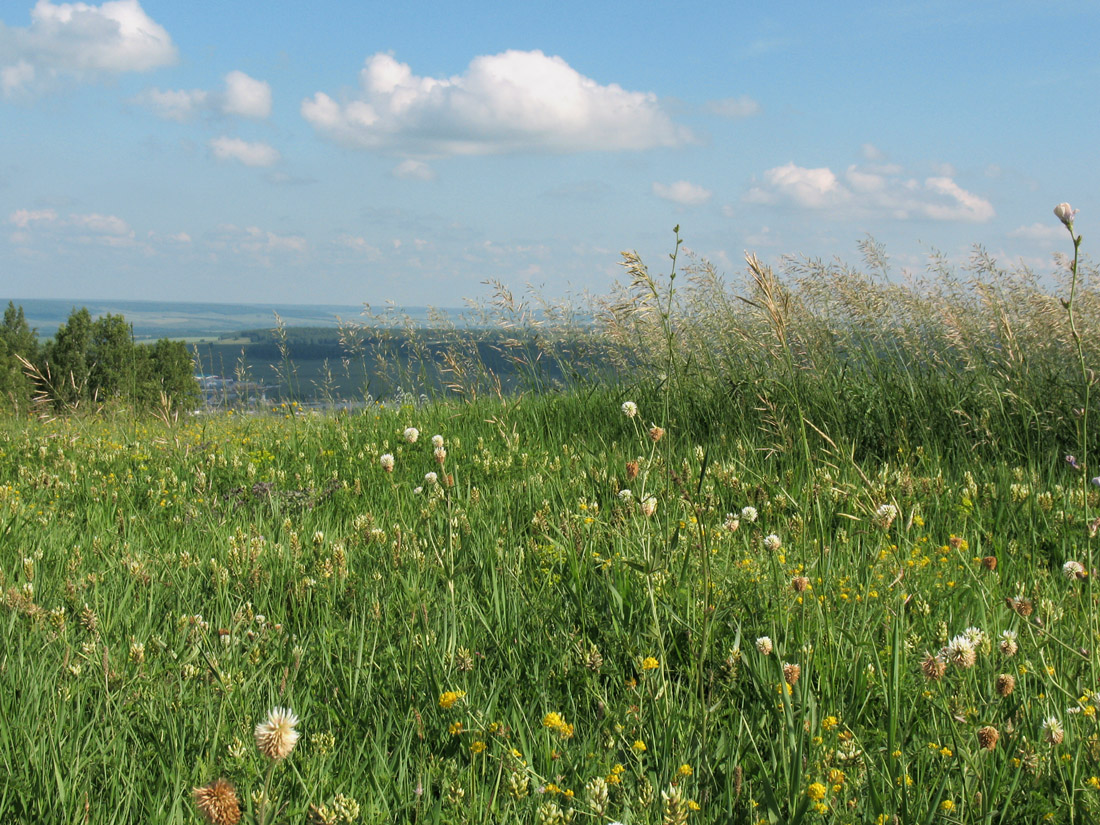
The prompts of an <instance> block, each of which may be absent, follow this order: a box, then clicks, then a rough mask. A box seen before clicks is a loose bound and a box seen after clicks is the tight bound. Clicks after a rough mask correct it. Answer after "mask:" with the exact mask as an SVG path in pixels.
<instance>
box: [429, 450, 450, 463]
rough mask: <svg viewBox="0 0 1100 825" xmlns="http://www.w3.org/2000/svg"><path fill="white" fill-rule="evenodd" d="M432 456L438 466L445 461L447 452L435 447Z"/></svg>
mask: <svg viewBox="0 0 1100 825" xmlns="http://www.w3.org/2000/svg"><path fill="white" fill-rule="evenodd" d="M432 454H433V455H435V460H436V461H438V462H439V463H440V464H442V463H443V462H444V461H446V460H447V450H446V449H445V448H443V447H436V448H435V449H434V450H432Z"/></svg>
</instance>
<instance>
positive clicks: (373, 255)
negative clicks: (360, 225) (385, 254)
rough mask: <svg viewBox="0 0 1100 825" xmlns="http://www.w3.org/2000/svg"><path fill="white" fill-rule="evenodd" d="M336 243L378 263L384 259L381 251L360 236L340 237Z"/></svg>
mask: <svg viewBox="0 0 1100 825" xmlns="http://www.w3.org/2000/svg"><path fill="white" fill-rule="evenodd" d="M336 243H338V244H339V245H340V246H346V247H347V248H348V249H353V250H355V251H356V252H360V253H362V254H363V255H366V256H367V258H368V259H369V260H372V261H376V260H378V259H379V258H381V257H382V250H381V249H379V248H378V247H377V246H373V245H372V244H370V243H368V242H367V239H366V238H361V237H359V236H358V235H340V236H339V237H337V239H336Z"/></svg>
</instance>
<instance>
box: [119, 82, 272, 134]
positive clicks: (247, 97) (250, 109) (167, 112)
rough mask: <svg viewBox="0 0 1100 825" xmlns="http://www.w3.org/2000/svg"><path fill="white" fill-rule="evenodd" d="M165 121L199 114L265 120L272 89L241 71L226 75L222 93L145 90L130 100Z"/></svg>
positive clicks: (269, 112) (183, 118)
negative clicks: (147, 108)
mask: <svg viewBox="0 0 1100 825" xmlns="http://www.w3.org/2000/svg"><path fill="white" fill-rule="evenodd" d="M133 102H134V103H138V104H140V105H143V106H148V107H149V108H150V109H152V110H153V112H154V113H155V114H156V115H157V116H159V117H162V118H164V119H165V120H176V121H180V122H183V121H186V120H191V119H192V118H193V117H195V116H196V115H198V114H200V113H213V114H221V115H237V116H239V117H250V118H258V119H260V118H266V117H268V116H270V114H271V86H270V85H269V84H268V83H266V82H265V81H263V80H256V79H255V78H253V77H249V76H248V75H246V74H245V73H244V72H242V71H232V72H230V73H229V74H227V75H226V76H225V90H224V91H222V92H208V91H206V90H204V89H167V90H163V91H162V90H161V89H157V88H153V89H146V90H145V91H144V92H142V93H141V94H139V95H138V96H137V97H135V98H134V99H133Z"/></svg>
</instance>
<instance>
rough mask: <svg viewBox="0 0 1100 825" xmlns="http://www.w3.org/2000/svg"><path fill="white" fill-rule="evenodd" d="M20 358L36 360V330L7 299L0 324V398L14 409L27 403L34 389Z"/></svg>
mask: <svg viewBox="0 0 1100 825" xmlns="http://www.w3.org/2000/svg"><path fill="white" fill-rule="evenodd" d="M20 357H22V358H25V359H26V360H27V361H29V362H31V363H32V364H33V363H36V362H37V361H38V333H37V331H36V330H33V329H31V327H30V326H29V325H28V324H27V319H26V317H25V316H24V315H23V307H16V306H15V304H14V303H13V302H11V301H8V308H7V309H6V310H5V311H4V323H3V325H0V398H6V399H8V401H9V402H10V404H11V408H12V409H16V410H18V409H22V408H23V407H25V406H26V405H27V404H28V403H29V402H30V398H31V393H32V391H33V389H34V388H33V385H32V384H31V381H30V379H28V378H27V375H26V372H25V367H24V364H23V362H22V361H21V360H19V359H20Z"/></svg>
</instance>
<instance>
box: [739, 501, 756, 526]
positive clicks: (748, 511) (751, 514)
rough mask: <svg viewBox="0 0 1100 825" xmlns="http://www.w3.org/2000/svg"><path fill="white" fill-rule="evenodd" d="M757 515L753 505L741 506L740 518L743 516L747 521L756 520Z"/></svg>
mask: <svg viewBox="0 0 1100 825" xmlns="http://www.w3.org/2000/svg"><path fill="white" fill-rule="evenodd" d="M757 516H758V514H757V512H756V508H755V507H753V506H751V505H750V506H748V507H742V508H741V518H743V519H744V520H745V521H748V522H753V521H756V519H757Z"/></svg>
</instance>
